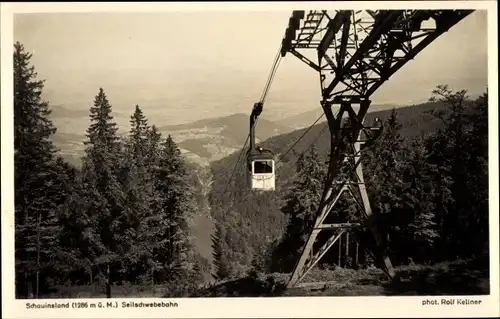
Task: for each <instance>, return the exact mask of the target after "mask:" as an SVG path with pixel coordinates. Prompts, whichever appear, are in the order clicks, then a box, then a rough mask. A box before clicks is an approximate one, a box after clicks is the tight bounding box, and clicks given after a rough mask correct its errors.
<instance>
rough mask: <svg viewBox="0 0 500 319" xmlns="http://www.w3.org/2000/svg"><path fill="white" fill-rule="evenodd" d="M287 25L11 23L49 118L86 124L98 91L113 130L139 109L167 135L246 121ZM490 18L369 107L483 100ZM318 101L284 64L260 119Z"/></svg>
mask: <svg viewBox="0 0 500 319" xmlns="http://www.w3.org/2000/svg"><path fill="white" fill-rule="evenodd" d="M289 16H290V12H289V11H269V12H265V11H263V12H227V11H224V12H162V13H41V14H17V15H16V16H15V19H14V40H15V41H20V42H21V43H22V44H23V45H24V46H25V49H26V50H27V51H29V52H32V53H33V58H32V63H33V65H34V66H35V68H36V70H37V72H38V76H39V78H41V79H46V83H45V90H44V97H45V98H46V99H47V100H49V101H50V103H51V105H53V107H54V108H58V107H64V108H65V109H67V110H70V111H71V110H72V111H75V112H80V113H82V114H84V112H82V111H86V110H88V109H89V107H90V106H91V105H92V103H93V99H94V97H95V95H96V94H97V92H98V89H99V87H102V88H103V89H104V91H105V92H106V94H107V96H108V98H109V100H110V102H111V104H112V106H113V111H114V114H115V118H117V119H118V121H119V122H120V121H121V123H123V124H125V123H126V122H128V116H129V115H130V114H131V112H133V109H134V107H135V105H136V104H139V105H140V106H141V108H142V109H143V110H144V112H145V114H146V116H148V118H150V119H151V120H152V121H153V122H155V121H156V122H155V123H154V124H157V125H158V126H163V125H169V124H178V123H186V122H190V121H194V120H198V119H202V118H208V117H217V116H223V115H229V114H234V113H249V112H250V111H251V107H252V105H253V103H254V102H256V101H257V100H258V99H259V98H260V95H261V92H262V90H263V87H264V85H265V81H266V79H267V77H268V75H269V71H270V67H271V64H272V62H273V59H274V56H275V54H276V51H277V50H278V47H279V44H280V42H281V38H282V37H283V34H284V31H285V28H286V26H287V23H288V18H289ZM486 18H487V13H486V11H476V12H474V13H473V14H471V15H470V16H468V17H467V18H465V19H464V20H463V21H461V22H460V23H459V24H458V25H456V26H455V27H453V28H452V29H451V30H450V31H448V32H447V33H445V34H444V35H442V36H441V37H440V38H438V39H437V40H436V41H434V42H433V43H432V44H431V45H430V46H428V47H427V48H426V49H424V51H422V52H421V53H420V54H419V55H417V57H416V58H415V60H413V61H410V62H409V63H408V64H407V65H405V66H404V67H403V68H402V69H401V70H400V71H399V72H398V73H396V74H395V75H393V76H392V77H391V79H390V80H389V81H388V82H387V83H385V84H384V85H383V86H382V87H381V88H380V89H379V90H378V91H377V92H376V93H375V94H374V95H373V97H372V101H373V103H377V104H382V103H395V104H401V105H407V104H410V103H417V102H422V101H425V100H427V99H428V98H429V96H430V93H431V91H432V89H433V88H434V87H435V86H436V85H438V84H442V83H446V84H449V85H450V86H451V87H452V88H453V89H455V90H460V89H468V90H469V92H470V93H471V94H480V93H482V92H483V91H484V90H485V88H486V85H487V22H486ZM319 99H320V89H319V80H318V75H317V73H316V72H315V71H314V70H312V69H311V68H309V67H308V66H306V65H305V64H304V63H302V62H300V61H299V60H298V59H297V58H295V57H294V56H292V55H291V54H289V55H287V57H286V58H285V59H284V60H283V61H282V62H281V64H280V66H279V69H278V71H277V74H276V78H275V80H274V82H273V86H272V88H271V90H270V92H269V95H268V99H267V101H266V108H265V109H264V113H263V116H266V117H267V118H271V119H279V118H284V117H287V116H292V115H295V114H298V113H300V112H304V111H308V110H311V109H314V108H317V107H319ZM75 114H77V113H75ZM119 124H120V123H119Z"/></svg>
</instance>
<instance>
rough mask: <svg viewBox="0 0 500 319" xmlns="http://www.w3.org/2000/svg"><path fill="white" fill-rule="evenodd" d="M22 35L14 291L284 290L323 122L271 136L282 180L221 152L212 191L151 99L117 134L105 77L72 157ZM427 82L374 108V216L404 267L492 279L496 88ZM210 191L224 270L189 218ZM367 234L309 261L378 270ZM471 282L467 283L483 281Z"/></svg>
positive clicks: (370, 164) (321, 170)
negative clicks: (421, 91)
mask: <svg viewBox="0 0 500 319" xmlns="http://www.w3.org/2000/svg"><path fill="white" fill-rule="evenodd" d="M14 48H15V50H14V93H15V100H14V107H15V113H14V128H15V135H14V146H15V153H14V163H15V260H16V265H15V273H16V295H17V298H45V297H51V296H56V297H75V296H80V297H81V296H83V297H90V296H98V297H102V296H107V297H114V296H118V295H123V294H122V293H121V292H123V291H125V290H127V289H128V290H131V291H132V292H131V293H129V294H132V295H133V296H136V297H137V296H151V295H152V293H151V291H153V289H156V290H155V291H159V294H160V296H163V297H164V296H207V295H208V296H228V295H266V294H268V293H270V292H271V293H276V291H277V289H276V287H277V286H279V283H277V280H279V278H285V277H286V276H288V274H289V273H290V272H291V270H292V268H293V266H294V264H295V262H296V260H297V258H298V255H299V254H300V250H301V248H302V246H303V244H304V240H305V237H306V236H307V234H308V233H309V231H310V227H311V226H310V224H311V222H310V221H311V220H313V218H314V214H315V213H316V209H317V207H318V204H319V200H320V197H321V193H322V191H323V182H324V178H325V173H326V172H325V169H326V165H325V161H326V159H327V158H326V157H327V154H328V151H329V149H328V148H329V145H330V142H329V136H328V129H327V128H326V124H325V123H322V124H318V125H316V126H314V127H313V128H312V129H311V131H310V132H308V133H307V134H306V135H305V136H304V138H303V139H301V140H300V141H299V142H298V143H297V144H296V145H295V147H293V149H292V150H291V151H290V152H286V153H285V151H286V150H287V149H290V146H291V145H292V144H293V143H294V142H295V141H296V140H297V139H298V137H299V136H300V135H302V133H303V132H304V130H299V131H295V132H293V133H290V134H286V135H280V136H277V137H274V138H270V139H268V140H267V141H265V142H264V143H263V146H264V147H265V148H268V149H272V150H273V151H274V152H275V153H276V155H277V166H276V169H277V190H276V191H275V192H272V193H263V194H258V193H252V192H249V191H248V190H247V188H246V185H245V174H246V171H245V168H244V167H245V165H240V166H239V167H238V168H237V170H236V173H235V177H234V178H233V179H232V181H231V184H228V177H229V176H230V175H231V170H232V169H233V167H234V163H235V162H236V158H237V156H238V153H239V152H236V153H234V154H232V155H230V156H228V157H226V158H224V159H222V160H220V161H218V162H215V163H213V165H212V167H211V169H212V174H213V180H214V183H213V185H212V187H211V189H210V190H208V191H207V190H204V191H203V194H201V193H200V192H199V191H197V188H198V187H199V184H197V180H196V178H194V176H196V174H195V172H194V170H195V168H193V167H192V165H190V164H188V163H187V162H185V160H184V159H183V157H182V156H181V153H180V149H179V147H178V146H177V144H176V142H175V141H174V140H173V138H172V137H171V136H170V135H166V136H164V135H162V134H161V133H160V132H159V131H158V129H157V127H156V126H155V125H152V124H150V123H149V121H148V119H147V117H146V115H145V114H144V113H143V112H142V110H141V108H140V106H138V105H137V106H136V107H135V111H134V112H133V114H131V116H130V128H129V132H128V134H127V135H126V136H124V137H121V136H119V135H118V133H117V130H118V129H117V125H116V123H115V122H114V120H113V115H112V103H111V101H109V100H108V98H107V96H106V93H105V92H104V90H103V89H102V88H98V89H97V90H96V95H95V97H94V103H93V105H91V106H89V116H90V125H89V127H88V129H87V132H86V133H87V135H86V136H87V139H86V141H85V154H84V156H83V158H82V162H81V166H80V167H74V166H72V165H71V164H69V163H68V162H67V161H66V160H65V159H63V158H62V157H60V156H59V155H58V153H57V149H56V147H55V145H54V144H53V134H54V133H55V131H56V128H55V127H54V124H53V123H52V122H51V120H50V119H49V115H50V105H49V103H48V102H46V101H44V100H43V98H42V92H43V87H44V82H43V80H39V79H37V76H36V75H37V74H36V71H35V68H34V66H33V65H31V62H30V58H31V54H30V53H28V52H26V51H25V50H24V47H23V46H22V45H21V44H20V43H16V44H15V46H14ZM430 95H431V101H430V102H429V103H427V104H424V105H416V106H411V107H407V108H401V109H397V110H393V111H392V112H384V113H383V114H382V113H381V114H382V116H380V115H381V114H378V115H376V114H369V116H368V119H367V121H368V122H370V121H371V119H373V117H374V116H379V117H381V118H382V119H383V121H384V130H383V133H382V136H381V137H380V138H379V139H378V140H377V142H376V143H375V145H374V146H373V147H371V148H369V149H367V150H366V152H365V154H366V155H365V157H364V159H363V161H364V162H363V165H364V169H365V178H366V179H367V181H366V183H367V188H368V191H369V196H370V200H371V203H372V207H373V209H374V214H375V216H376V222H377V223H378V225H379V228H380V230H381V231H382V233H383V238H384V239H385V244H386V246H387V247H388V250H389V252H390V257H391V259H392V260H393V263H394V264H395V266H397V267H399V268H398V270H400V271H402V272H405V271H406V272H407V273H408V272H409V271H410V270H411V271H420V272H422V271H424V270H425V271H430V270H429V269H431V270H432V269H434V270H435V269H436V267H438V268H439V267H440V268H439V269H441V270H442V272H443V273H446V272H448V271H451V270H453V269H458V270H456V271H458V272H461V273H462V272H463V273H464V274H465V275H464V276H466V275H467V276H469V277H471V278H470V280H472V281H480V280H484V278H486V280H488V265H489V256H488V254H489V245H488V243H489V238H488V227H489V226H488V225H489V224H488V138H487V137H488V113H487V111H488V95H487V92H485V93H484V94H483V95H482V96H480V97H479V98H477V99H475V100H470V99H469V98H468V97H467V92H466V91H458V92H455V91H452V90H451V89H450V88H448V87H447V86H444V85H443V86H439V87H437V88H436V90H435V91H434V92H430ZM200 203H202V204H203V205H200ZM208 207H210V208H211V209H210V212H211V214H212V217H213V219H214V220H215V224H216V232H215V233H214V234H213V252H214V264H215V267H214V268H215V269H214V270H212V269H211V267H210V265H209V264H208V262H207V260H206V259H204V258H202V257H201V256H200V254H199V253H198V252H196V249H194V246H193V238H192V234H191V233H190V225H191V224H192V219H193V216H196V214H198V213H199V212H200V210H201V209H208ZM354 210H355V209H354V208H353V203H352V202H350V201H349V200H343V201H341V203H340V205H339V206H337V210H336V211H335V214H338V215H339V216H340V215H342V216H344V217H347V218H349V220H351V221H355V220H356V218H358V217H356V216H357V215H356V214H354V213H353V212H354ZM353 238H354V236H353ZM355 238H357V239H358V240H356V241H354V240H352V239H351V241H345V242H344V243H343V245H344V246H341V247H340V248H341V249H332V250H331V251H330V252H329V253H328V254H327V256H325V258H324V259H323V262H322V264H321V265H318V267H317V268H318V269H317V271H316V272H315V273H313V274H312V276H320V275H323V274H327V276H328V274H330V275H332V274H333V275H338V274H340V273H342V274H344V275H345V274H347V275H346V276H347V277H350V278H354V277H356V276H358V277H359V276H361V277H362V276H363V274H365V273H366V272H367V271H368V272H370V271H372V270H373V269H374V268H373V266H374V261H373V260H372V258H371V257H370V254H369V253H368V252H369V248H370V246H369V243H370V239H369V238H368V237H367V235H366V234H364V233H360V234H356V236H355ZM346 242H347V243H348V246H349V247H351V249H350V250H349V251H350V253H348V252H347V249H346ZM349 247H347V248H349ZM435 265H439V266H435ZM405 267H406V268H405ZM432 267H434V268H432ZM443 269H444V270H443ZM450 269H451V270H450ZM465 270H467V271H468V272H464V271H465ZM372 272H374V270H373V271H372ZM207 274H211V275H213V276H214V281H215V282H210V283H209V282H207V280H206V275H207ZM280 276H281V277H280ZM238 283H239V285H240V286H238ZM242 285H243V286H242ZM461 285H462V286H463V282H461V283H459V284H457V285H456V287H458V286H460V287H462V286H461ZM221 287H222V288H221ZM471 287H472V286H469V287H464V288H463V289H465V290H464V293H476V291H475V290H474V289H473V288H471ZM467 289H468V290H467ZM80 291H85V292H88V293H86V294H79V292H80ZM454 292H455V293H458V292H460V291H457V290H455V291H454ZM482 292H483V293H484V291H482ZM424 293H425V292H424Z"/></svg>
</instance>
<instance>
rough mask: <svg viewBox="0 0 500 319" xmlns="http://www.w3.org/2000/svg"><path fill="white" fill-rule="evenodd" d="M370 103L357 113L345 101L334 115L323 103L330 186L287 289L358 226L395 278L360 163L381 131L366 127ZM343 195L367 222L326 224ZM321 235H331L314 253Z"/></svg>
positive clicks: (386, 268) (324, 195)
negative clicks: (368, 234)
mask: <svg viewBox="0 0 500 319" xmlns="http://www.w3.org/2000/svg"><path fill="white" fill-rule="evenodd" d="M369 104H370V101H369V100H363V101H360V102H359V108H358V111H357V112H356V111H355V108H354V107H353V103H352V102H342V103H340V109H339V112H338V113H337V114H335V115H334V114H333V112H332V103H325V104H324V110H325V114H326V116H327V119H328V124H329V128H330V133H331V142H332V143H331V152H330V163H329V172H328V176H327V181H326V185H327V187H326V188H325V192H324V193H323V197H322V200H321V203H320V207H319V214H318V215H317V218H316V222H315V224H314V226H313V229H312V231H311V233H310V235H309V238H308V239H307V241H306V244H305V246H304V249H303V251H302V254H301V256H300V259H299V261H298V263H297V265H296V266H295V269H294V271H293V273H292V276H291V278H290V281H289V282H288V285H287V287H288V288H292V287H294V286H295V285H296V284H297V283H298V282H299V281H301V280H302V279H303V278H304V277H305V276H306V274H307V273H308V272H309V271H310V270H311V269H312V268H313V267H314V266H315V265H316V264H317V263H318V262H319V261H320V259H321V258H322V257H323V256H324V255H325V254H326V253H327V252H328V251H329V249H330V248H331V247H332V246H333V245H334V244H335V243H336V242H337V241H338V239H339V238H340V236H342V235H343V234H344V233H345V232H347V231H349V229H352V228H357V227H366V228H369V229H370V230H371V232H372V234H373V236H374V240H375V243H376V246H377V247H378V249H377V250H378V253H379V254H381V256H380V257H382V258H381V259H382V260H383V263H384V267H383V268H385V269H384V270H385V272H386V273H387V274H388V275H389V276H390V277H391V278H393V277H394V276H395V272H394V269H393V267H392V263H391V261H390V259H389V257H388V256H387V254H386V253H385V249H384V248H383V244H382V239H381V236H380V234H379V233H378V230H377V227H376V225H374V224H373V223H371V222H370V217H371V216H372V209H371V205H370V200H369V198H368V193H367V191H366V187H365V182H364V177H363V168H362V164H361V155H362V145H363V144H365V145H366V146H368V145H369V144H370V143H372V142H373V141H374V139H375V138H376V135H378V134H377V132H378V131H379V130H380V128H376V127H371V128H369V127H365V126H364V125H363V122H364V117H365V115H366V111H367V109H368V107H369ZM345 113H347V115H348V117H347V119H348V121H345V119H344V120H343V117H344V114H345ZM347 123H348V124H347ZM343 193H347V195H349V196H351V197H352V198H353V199H354V201H355V202H356V204H357V207H358V212H359V213H360V217H362V219H363V220H365V221H367V222H368V223H366V224H365V223H363V222H362V223H337V224H331V223H330V224H328V223H325V221H326V220H327V218H328V216H329V215H330V214H331V213H332V211H333V210H334V207H335V205H336V204H337V203H338V200H339V198H340V197H341V195H342V194H343ZM321 232H331V233H332V234H331V236H330V237H329V239H328V240H327V241H326V242H325V243H323V244H322V245H321V247H320V248H319V249H317V250H315V249H314V245H315V244H317V238H318V235H319V234H320V233H321Z"/></svg>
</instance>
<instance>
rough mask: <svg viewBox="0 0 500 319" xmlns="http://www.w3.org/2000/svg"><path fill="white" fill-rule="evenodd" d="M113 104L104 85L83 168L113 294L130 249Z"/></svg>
mask: <svg viewBox="0 0 500 319" xmlns="http://www.w3.org/2000/svg"><path fill="white" fill-rule="evenodd" d="M111 109H112V108H111V105H110V103H109V101H108V99H107V97H106V94H105V93H104V90H103V89H102V88H100V89H99V92H98V94H97V96H96V97H95V100H94V105H93V106H92V107H91V108H90V120H91V124H90V126H89V128H88V129H87V137H88V140H87V141H86V142H85V144H86V149H85V156H84V158H83V171H84V177H85V181H84V183H85V184H86V187H87V190H86V192H87V194H88V198H89V200H90V202H89V203H88V204H89V205H88V208H89V216H90V218H92V219H93V220H94V221H93V223H95V225H96V226H97V230H96V233H97V236H98V238H99V240H96V241H95V242H96V245H97V244H98V246H97V247H96V250H97V253H96V255H97V259H96V260H95V261H94V263H95V264H96V265H97V266H98V271H99V275H100V277H103V278H105V279H104V280H105V283H106V293H107V295H108V297H110V296H111V292H110V287H111V282H110V280H111V273H112V272H115V270H119V269H120V268H121V267H120V262H121V261H122V256H123V254H124V253H125V251H126V250H127V249H128V245H129V243H128V242H127V241H126V239H127V236H126V234H127V230H128V229H129V225H127V219H126V217H125V216H123V215H122V213H123V204H124V200H123V199H124V194H123V192H122V186H121V185H120V183H119V181H118V178H117V176H118V170H119V168H120V161H119V155H120V150H121V143H120V141H119V139H118V137H117V135H116V132H117V130H118V129H117V127H116V123H114V122H113V116H112V115H111Z"/></svg>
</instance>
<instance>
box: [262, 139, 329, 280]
mask: <svg viewBox="0 0 500 319" xmlns="http://www.w3.org/2000/svg"><path fill="white" fill-rule="evenodd" d="M321 161H322V159H321V157H320V155H319V153H318V152H317V150H316V146H315V145H313V146H312V147H311V149H310V150H309V152H307V153H306V154H303V155H301V156H300V157H299V159H298V161H297V174H296V177H295V178H294V183H293V185H292V187H291V189H290V191H289V192H288V193H287V194H286V195H285V205H284V206H283V207H282V208H281V211H282V212H283V214H285V215H286V216H287V217H288V226H287V228H286V231H285V234H284V235H283V237H282V240H281V242H280V243H279V244H278V246H277V248H276V251H275V253H274V254H273V258H272V259H273V264H274V265H273V266H272V267H271V268H272V269H273V270H274V271H283V272H289V271H291V268H290V267H293V266H294V262H295V261H296V260H297V259H298V257H299V255H300V252H301V249H302V247H303V245H304V244H305V241H306V240H307V236H308V235H309V233H310V231H311V229H312V227H313V225H314V222H315V220H316V213H317V210H318V207H319V203H320V200H321V195H322V191H323V183H324V177H325V173H326V172H325V170H324V165H321Z"/></svg>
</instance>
